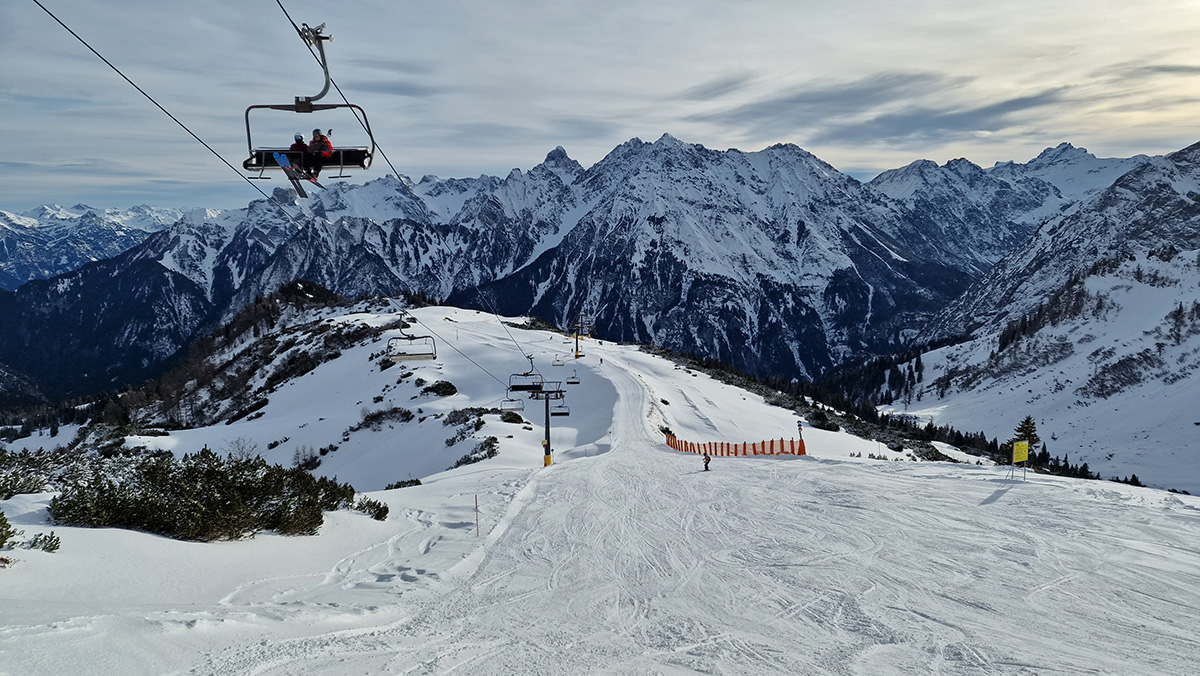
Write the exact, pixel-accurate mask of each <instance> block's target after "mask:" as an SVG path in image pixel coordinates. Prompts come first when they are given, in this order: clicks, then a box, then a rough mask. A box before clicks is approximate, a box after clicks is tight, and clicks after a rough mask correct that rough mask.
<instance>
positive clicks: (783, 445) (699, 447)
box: [666, 434, 807, 457]
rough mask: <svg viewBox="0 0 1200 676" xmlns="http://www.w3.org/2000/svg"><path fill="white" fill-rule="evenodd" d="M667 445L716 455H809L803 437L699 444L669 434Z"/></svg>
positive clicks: (685, 450) (677, 448)
mask: <svg viewBox="0 0 1200 676" xmlns="http://www.w3.org/2000/svg"><path fill="white" fill-rule="evenodd" d="M666 437H667V445H668V446H670V447H671V448H673V449H675V450H677V451H682V452H684V453H696V454H701V453H707V454H708V455H710V456H714V457H736V456H743V455H807V453H805V451H804V440H803V439H768V440H767V441H759V442H755V443H748V442H742V443H740V444H731V443H728V442H725V441H710V442H706V443H701V444H697V443H694V442H691V441H683V440H681V439H676V438H675V435H673V434H668V435H666Z"/></svg>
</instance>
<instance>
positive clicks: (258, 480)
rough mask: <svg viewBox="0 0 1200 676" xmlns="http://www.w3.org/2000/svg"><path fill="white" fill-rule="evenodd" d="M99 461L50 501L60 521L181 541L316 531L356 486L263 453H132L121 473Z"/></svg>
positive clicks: (348, 503) (71, 479) (346, 504)
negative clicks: (266, 457)
mask: <svg viewBox="0 0 1200 676" xmlns="http://www.w3.org/2000/svg"><path fill="white" fill-rule="evenodd" d="M113 476H114V475H113V474H111V473H105V472H102V471H101V470H100V469H99V468H98V467H95V466H93V467H92V468H91V470H90V471H88V472H77V473H75V474H73V475H72V476H70V477H67V478H65V479H64V482H65V485H64V487H63V490H62V493H61V494H60V495H58V496H57V497H55V498H54V499H52V500H51V501H50V508H49V511H50V516H51V518H52V519H53V520H54V522H55V523H59V524H63V525H71V526H88V527H117V528H128V529H132V530H142V531H146V532H149V533H155V534H158V535H164V536H166V537H171V538H175V539H178V540H200V541H210V540H236V539H240V538H243V537H246V536H247V535H253V534H254V533H256V532H258V531H263V530H269V531H275V532H278V533H280V534H284V535H311V534H314V533H316V532H317V530H318V529H319V528H320V527H321V524H322V523H323V521H324V516H323V514H322V512H323V511H327V510H333V509H341V508H344V507H350V506H352V505H353V504H354V488H353V487H352V486H349V485H348V484H339V483H338V482H337V481H336V480H332V479H328V478H325V477H321V478H316V477H314V476H313V475H312V474H309V473H308V472H307V471H305V470H304V469H302V468H300V467H293V468H284V467H281V466H279V465H268V464H267V462H266V461H265V460H263V459H262V458H261V457H258V456H242V457H230V458H223V457H221V456H219V455H217V454H216V453H214V452H212V451H211V450H209V449H207V448H205V449H203V450H201V451H200V452H198V453H195V454H190V455H185V456H184V457H183V458H182V459H179V460H176V459H175V458H173V457H171V456H170V455H158V456H151V457H142V458H137V459H134V461H133V462H132V464H131V466H129V467H127V468H126V469H125V471H123V472H121V473H120V478H119V479H114V478H112V477H113Z"/></svg>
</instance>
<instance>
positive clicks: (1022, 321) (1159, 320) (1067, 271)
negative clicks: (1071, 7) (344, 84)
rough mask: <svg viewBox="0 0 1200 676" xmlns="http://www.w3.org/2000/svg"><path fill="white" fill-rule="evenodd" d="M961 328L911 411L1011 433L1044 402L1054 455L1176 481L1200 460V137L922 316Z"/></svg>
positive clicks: (930, 356) (934, 358)
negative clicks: (1017, 418)
mask: <svg viewBox="0 0 1200 676" xmlns="http://www.w3.org/2000/svg"><path fill="white" fill-rule="evenodd" d="M951 335H969V336H971V340H969V341H967V342H964V343H960V344H957V345H954V346H951V347H944V348H941V349H939V350H936V351H934V352H931V353H926V354H924V355H922V362H923V365H924V371H925V373H924V380H923V382H922V383H921V384H920V386H919V387H918V388H916V391H915V392H913V393H910V395H909V396H908V398H907V401H906V403H907V406H908V409H909V411H910V412H914V413H917V414H920V415H928V416H929V417H930V418H932V419H934V420H940V421H942V422H947V421H951V420H952V421H953V424H954V425H956V426H960V427H964V428H967V429H984V430H988V431H989V432H990V433H991V434H996V435H998V436H1001V437H1002V438H1004V436H1003V435H1005V434H1006V432H1007V431H1008V430H1011V429H1012V427H1013V425H1014V424H1015V421H1014V417H1015V416H1021V415H1026V414H1028V415H1034V416H1035V417H1036V418H1037V419H1038V420H1039V421H1042V422H1043V423H1044V425H1043V429H1044V430H1045V432H1046V434H1044V435H1043V436H1044V437H1050V435H1053V440H1051V441H1050V445H1051V447H1052V448H1053V450H1052V452H1053V453H1056V454H1061V453H1064V452H1065V453H1069V454H1070V456H1071V457H1072V458H1073V459H1074V461H1075V462H1087V463H1088V464H1089V466H1090V467H1091V468H1092V469H1093V470H1097V471H1099V472H1101V473H1102V474H1103V475H1104V476H1110V475H1112V474H1113V473H1115V472H1122V471H1123V472H1129V471H1134V472H1136V473H1137V474H1138V475H1139V476H1140V477H1142V478H1144V479H1147V480H1149V481H1151V482H1153V483H1154V484H1156V485H1167V486H1169V485H1172V483H1171V482H1172V480H1173V478H1174V477H1175V476H1177V474H1178V472H1179V471H1180V468H1181V467H1183V466H1192V465H1195V464H1196V463H1197V462H1198V461H1200V408H1197V402H1200V378H1198V377H1197V374H1198V371H1200V144H1197V145H1193V146H1191V147H1188V148H1185V149H1183V150H1180V151H1178V152H1174V153H1171V154H1169V155H1166V156H1165V157H1157V158H1148V159H1145V160H1142V161H1141V162H1140V163H1139V164H1137V165H1136V166H1135V168H1133V169H1132V170H1130V171H1128V172H1126V173H1124V174H1122V175H1121V176H1120V177H1118V178H1117V179H1116V180H1115V181H1114V182H1113V183H1112V184H1111V185H1110V186H1108V187H1106V188H1104V189H1103V190H1099V191H1093V192H1091V194H1090V195H1089V196H1087V197H1085V198H1084V199H1082V200H1081V201H1080V202H1077V203H1076V204H1075V205H1074V206H1073V207H1072V208H1071V209H1070V210H1068V211H1067V212H1065V213H1063V214H1061V215H1059V216H1057V217H1055V218H1053V219H1050V220H1048V221H1047V222H1045V223H1044V224H1043V225H1042V226H1041V228H1040V229H1039V230H1038V232H1036V233H1035V234H1034V235H1033V236H1032V237H1031V238H1029V239H1028V240H1027V241H1026V242H1024V243H1023V244H1022V245H1021V246H1019V247H1017V248H1016V249H1015V250H1014V251H1013V252H1011V253H1010V254H1009V255H1008V256H1006V257H1005V258H1004V259H1002V260H1001V261H1000V262H999V263H997V265H996V266H994V267H993V268H992V269H991V270H990V271H989V272H988V273H987V274H986V275H984V276H983V277H982V278H980V279H979V280H978V281H976V282H975V283H974V284H973V285H972V286H971V287H970V288H969V289H968V290H967V291H966V292H965V293H964V294H963V295H961V296H959V297H958V298H957V299H955V300H954V301H953V302H951V303H950V304H949V305H948V306H947V307H946V308H945V309H944V310H943V311H942V312H941V313H939V314H938V315H937V316H936V317H935V318H934V320H933V321H931V322H930V323H929V325H928V326H927V327H926V329H925V330H924V338H929V339H936V338H942V337H946V336H951ZM1056 441H1057V442H1058V443H1057V444H1056V443H1055V442H1056Z"/></svg>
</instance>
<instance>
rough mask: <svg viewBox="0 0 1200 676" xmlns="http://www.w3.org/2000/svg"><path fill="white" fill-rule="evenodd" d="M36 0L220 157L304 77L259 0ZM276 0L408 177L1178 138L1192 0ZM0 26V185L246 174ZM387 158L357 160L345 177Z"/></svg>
mask: <svg viewBox="0 0 1200 676" xmlns="http://www.w3.org/2000/svg"><path fill="white" fill-rule="evenodd" d="M40 1H41V3H42V4H43V5H44V6H45V7H46V8H47V9H49V10H50V11H52V12H54V13H55V14H56V15H57V16H58V17H59V18H60V19H61V20H62V21H63V22H65V23H66V24H67V25H68V26H70V27H71V28H72V29H73V30H74V31H75V32H77V33H78V34H79V35H80V36H81V37H83V38H84V39H86V40H87V41H88V42H89V43H91V45H92V46H93V47H94V48H95V49H96V50H97V51H99V52H100V53H101V54H103V55H104V56H105V57H106V58H107V59H108V60H109V61H111V62H112V63H113V64H114V65H116V66H117V67H118V68H120V69H121V70H122V71H123V72H124V73H125V74H126V75H127V76H128V77H129V78H130V79H132V80H133V81H134V82H136V83H137V84H138V85H139V86H140V87H141V88H142V89H144V90H145V91H146V92H147V93H149V94H150V95H151V96H153V97H154V98H155V99H156V100H157V101H158V102H159V103H160V104H162V106H163V107H165V108H166V109H167V110H169V111H170V112H171V113H172V114H173V115H174V116H176V117H177V118H178V119H179V120H180V121H181V122H183V123H184V124H186V125H187V126H188V127H189V128H191V129H192V131H193V132H195V133H196V134H197V135H198V136H199V137H201V138H202V139H204V141H206V142H207V143H208V144H210V145H211V146H212V147H213V148H214V149H215V150H216V151H217V152H218V153H220V155H221V156H222V157H224V158H225V159H226V160H227V161H228V162H229V163H230V164H232V165H234V166H236V167H238V168H240V166H241V162H242V160H243V159H245V157H246V155H247V142H246V131H245V121H244V120H245V118H244V111H245V109H246V107H247V106H249V105H251V104H263V103H290V102H291V100H292V98H293V97H295V96H297V95H301V96H307V95H314V94H316V93H317V92H318V91H319V90H320V89H321V86H322V84H323V80H322V75H321V72H320V68H319V66H318V65H317V64H316V62H315V61H314V60H313V57H312V56H311V55H310V54H309V52H308V51H307V49H306V47H305V46H304V44H303V43H302V42H301V41H300V39H299V38H298V37H296V34H295V32H294V31H293V30H292V28H291V25H290V24H289V23H288V20H287V18H286V17H285V16H284V13H283V12H282V11H281V9H280V7H279V5H278V4H277V3H276V2H275V1H274V0H205V1H204V2H181V1H179V0H104V2H97V1H96V0H40ZM283 5H284V7H285V8H286V9H287V11H288V12H289V13H290V14H291V16H292V18H294V19H295V20H296V21H297V22H307V23H309V24H312V25H316V24H318V23H322V22H323V23H326V24H327V25H328V28H327V32H328V33H330V34H332V35H333V36H334V41H333V42H332V43H329V44H328V45H327V49H328V53H329V61H330V69H331V72H332V75H333V78H334V80H335V81H336V82H337V84H338V85H339V86H340V87H341V89H342V91H343V92H344V93H345V94H346V96H347V97H348V98H349V100H350V101H351V102H352V103H356V104H358V105H361V106H362V107H363V108H364V109H365V110H366V111H367V114H368V116H369V120H370V124H371V127H372V128H373V130H374V132H375V136H376V138H377V140H378V142H379V144H380V146H381V147H382V149H383V151H384V153H385V154H386V155H387V157H388V158H389V159H390V160H391V162H392V164H393V165H394V166H395V167H396V169H397V170H398V171H399V172H400V173H402V174H405V175H408V176H410V177H413V178H414V179H416V178H419V177H420V176H422V175H424V174H436V175H438V176H443V177H450V176H477V175H479V174H485V173H486V174H500V175H503V174H506V173H508V171H509V170H510V169H512V168H514V167H519V168H521V169H528V168H530V167H532V166H534V165H536V164H537V163H538V162H540V161H541V160H542V159H543V158H544V157H545V155H546V153H547V152H549V151H550V150H552V149H553V148H554V147H555V146H558V145H561V146H563V147H564V148H566V150H567V152H568V154H570V155H571V156H572V157H574V158H575V159H577V160H579V161H580V162H581V163H582V164H583V165H584V166H590V165H591V164H593V163H595V162H596V161H598V160H599V159H601V158H602V157H603V156H604V155H605V154H606V153H608V151H610V150H611V149H612V148H613V147H614V146H616V145H618V144H620V143H622V142H624V141H626V140H628V139H630V138H632V137H635V136H636V137H640V138H642V139H644V140H654V139H656V138H658V137H659V136H660V135H661V134H662V133H664V132H669V133H671V134H672V135H674V136H676V137H678V138H680V139H682V140H684V141H688V142H692V143H699V144H702V145H704V146H707V147H709V148H717V149H725V148H740V149H742V150H747V151H752V150H759V149H761V148H764V147H766V146H768V145H771V144H773V143H779V142H788V143H794V144H796V145H799V146H801V147H803V148H805V149H807V150H809V151H811V152H812V153H814V154H816V155H817V156H819V157H821V158H822V159H824V160H826V161H827V162H829V163H831V164H833V165H834V166H835V167H837V168H839V169H841V170H842V171H845V172H847V173H850V174H852V175H854V176H856V177H859V178H863V179H866V178H870V177H871V176H873V175H875V174H876V173H878V172H879V171H881V170H884V169H889V168H894V167H898V166H902V165H904V164H907V163H909V162H911V161H913V160H916V159H931V160H935V161H937V162H939V163H942V162H946V161H948V160H950V159H954V158H956V157H966V158H968V159H970V160H972V161H974V162H975V163H977V164H980V165H982V166H985V167H987V166H991V165H992V164H994V163H995V162H997V161H1005V160H1016V161H1020V162H1025V161H1028V160H1029V159H1031V158H1032V157H1034V156H1036V155H1037V153H1038V152H1040V151H1041V150H1042V149H1043V148H1045V147H1047V146H1052V145H1056V144H1058V143H1059V142H1061V141H1070V142H1072V143H1074V144H1075V145H1077V146H1083V147H1086V148H1087V149H1089V150H1090V151H1092V152H1093V153H1095V154H1097V155H1100V156H1105V157H1114V156H1122V157H1124V156H1130V155H1134V154H1137V153H1146V154H1152V155H1153V154H1161V153H1165V152H1170V151H1172V150H1177V149H1179V148H1182V147H1184V146H1187V145H1190V144H1191V143H1193V142H1195V141H1197V140H1200V41H1198V40H1197V39H1196V36H1197V35H1200V3H1197V2H1195V0H1156V2H1154V3H1150V4H1142V3H1131V2H1128V0H1122V1H1119V2H1117V1H1109V0H1086V1H1084V0H1006V1H1005V2H994V1H991V0H976V1H975V2H965V1H963V0H906V1H905V2H896V1H895V0H847V1H845V2H838V3H834V2H816V1H812V0H738V1H737V2H730V1H729V0H720V1H716V0H606V1H605V2H596V1H595V0H554V1H551V0H488V1H483V0H342V1H341V2H328V1H325V2H320V1H317V0H286V1H284V2H283ZM0 26H2V27H4V29H5V30H4V39H3V40H0V122H3V127H4V130H5V136H4V138H5V141H6V143H5V146H6V148H5V152H4V159H3V160H2V161H0V209H2V210H6V211H23V210H26V209H29V208H32V207H34V206H36V205H39V204H43V203H59V204H64V205H70V204H75V203H77V202H83V203H87V204H91V205H94V206H131V205H133V204H140V203H149V204H157V205H163V206H181V207H190V206H207V207H237V206H244V205H245V204H246V203H247V202H249V201H250V200H252V199H256V198H258V197H259V195H258V193H257V192H255V190H254V188H253V187H251V185H250V184H248V183H247V182H246V181H244V180H242V179H241V178H239V176H238V174H237V173H235V172H234V171H232V170H231V169H229V167H227V166H226V165H225V164H223V163H222V162H221V160H220V159H218V158H217V157H216V156H214V155H213V154H212V153H210V152H209V151H208V150H206V149H205V148H204V147H203V146H202V145H201V144H200V143H198V142H197V141H196V140H195V139H193V138H192V137H191V136H189V135H188V134H187V132H185V131H184V130H182V129H181V128H180V127H179V126H177V125H176V124H175V123H174V122H172V121H171V120H170V118H168V117H167V116H166V115H164V114H163V113H162V112H161V111H159V110H158V109H157V108H155V107H154V105H153V104H151V103H150V102H149V101H147V100H146V99H145V98H143V97H142V95H141V94H139V93H138V92H137V91H136V90H135V89H134V88H133V87H132V86H130V85H129V84H128V83H126V82H125V81H124V80H122V79H121V78H120V76H118V75H117V74H116V73H114V72H113V71H112V70H111V69H110V68H109V67H108V66H106V65H105V64H104V63H103V62H102V61H101V60H100V59H98V58H97V57H96V56H95V55H93V54H92V53H91V52H89V51H88V50H87V49H86V48H85V47H84V46H83V45H82V44H80V43H79V42H78V41H77V40H76V39H75V38H74V37H72V36H71V34H70V33H68V32H67V31H66V30H65V29H64V28H63V27H61V26H60V25H58V24H57V23H55V21H54V20H53V19H52V18H51V17H50V16H49V15H48V14H46V13H45V12H44V11H43V10H42V9H41V8H40V7H39V6H38V5H37V4H36V3H35V2H33V1H32V0H4V2H3V3H0ZM326 101H332V102H341V99H340V97H338V95H337V93H336V92H332V93H331V94H330V95H329V96H328V97H326ZM251 122H252V123H254V133H255V136H254V143H255V145H273V144H275V143H282V144H285V145H286V144H287V143H290V140H291V135H292V133H293V132H296V131H303V132H306V133H307V132H309V131H311V129H312V128H313V127H314V126H321V127H323V128H332V129H333V131H334V133H333V141H334V143H335V145H337V144H341V145H356V144H357V143H358V142H360V141H361V140H363V139H362V137H363V133H362V130H361V128H359V127H358V124H357V123H356V122H355V120H354V119H353V118H352V117H349V116H346V115H344V114H343V113H342V111H337V112H332V113H326V114H323V115H320V116H318V115H298V114H295V113H274V112H262V113H256V114H255V115H254V116H252V117H251ZM385 172H390V169H388V167H387V164H386V163H385V162H384V161H383V160H382V158H379V159H377V161H376V164H375V166H374V167H373V168H372V170H371V171H370V172H366V173H364V172H358V173H357V175H355V176H354V177H353V178H352V179H351V180H353V181H361V180H367V179H369V178H372V177H377V176H382V175H383V174H384V173H385ZM258 183H259V184H260V187H264V188H269V187H274V186H275V185H280V179H279V177H278V176H276V178H275V179H274V180H272V181H261V182H258Z"/></svg>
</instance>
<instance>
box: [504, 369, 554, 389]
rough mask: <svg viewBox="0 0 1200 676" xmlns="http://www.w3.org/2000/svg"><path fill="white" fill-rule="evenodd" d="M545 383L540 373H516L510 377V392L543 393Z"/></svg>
mask: <svg viewBox="0 0 1200 676" xmlns="http://www.w3.org/2000/svg"><path fill="white" fill-rule="evenodd" d="M543 382H545V381H544V380H543V378H542V374H540V373H514V374H512V375H511V376H509V377H508V389H509V391H510V392H541V391H542V383H543Z"/></svg>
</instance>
